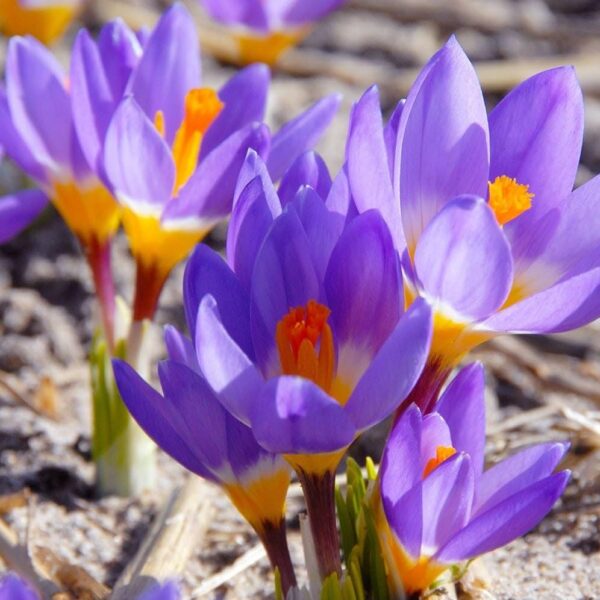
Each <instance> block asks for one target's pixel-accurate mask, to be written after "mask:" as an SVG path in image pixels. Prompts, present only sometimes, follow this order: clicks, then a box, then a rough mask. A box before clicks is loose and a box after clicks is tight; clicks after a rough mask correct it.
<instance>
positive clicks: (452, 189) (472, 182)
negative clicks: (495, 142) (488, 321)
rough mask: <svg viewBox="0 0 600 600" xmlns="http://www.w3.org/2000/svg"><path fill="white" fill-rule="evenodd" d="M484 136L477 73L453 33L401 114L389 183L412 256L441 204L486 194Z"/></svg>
mask: <svg viewBox="0 0 600 600" xmlns="http://www.w3.org/2000/svg"><path fill="white" fill-rule="evenodd" d="M488 139H489V136H488V126H487V114H486V110H485V104H484V101H483V95H482V93H481V87H480V85H479V82H478V80H477V75H476V74H475V70H474V69H473V65H472V64H471V63H470V62H469V59H468V58H467V56H466V55H465V53H464V52H463V50H462V48H461V47H460V45H459V44H458V42H457V41H456V39H455V38H454V37H452V38H450V40H449V41H448V43H447V44H446V45H445V46H444V47H443V48H442V49H441V50H440V51H439V52H438V53H437V54H435V55H434V56H433V58H432V59H431V60H430V61H429V63H428V64H427V66H426V67H425V69H424V70H423V72H422V73H421V75H420V76H419V78H418V79H417V82H416V83H415V84H414V85H413V87H412V89H411V91H410V93H409V95H408V98H407V100H406V105H405V106H404V110H403V111H402V116H401V118H400V126H399V130H398V143H397V146H396V159H395V161H394V166H395V173H394V187H395V189H396V193H397V194H399V197H400V203H401V214H402V222H403V224H404V234H405V236H406V242H407V244H408V248H409V250H410V252H411V254H412V253H413V252H414V249H415V246H416V245H417V241H418V240H419V237H420V236H421V233H422V231H423V230H424V229H425V227H426V226H427V224H428V223H429V221H430V220H431V219H432V218H433V217H434V216H435V215H436V214H437V213H438V212H439V210H440V209H441V208H442V207H443V206H444V204H445V203H446V202H448V201H449V200H451V199H452V198H455V197H456V196H460V195H463V194H473V195H477V196H481V197H486V194H487V179H488V156H489V150H488Z"/></svg>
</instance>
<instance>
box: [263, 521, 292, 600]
mask: <svg viewBox="0 0 600 600" xmlns="http://www.w3.org/2000/svg"><path fill="white" fill-rule="evenodd" d="M258 535H259V537H260V539H261V541H262V543H263V545H264V547H265V550H266V551H267V556H268V557H269V560H270V561H271V566H272V567H273V569H279V575H280V577H281V587H282V588H283V596H284V598H285V597H287V593H288V590H289V589H290V588H292V587H296V574H295V573H294V567H293V565H292V559H291V558H290V551H289V548H288V543H287V537H286V533H285V520H284V519H281V521H280V522H279V524H277V525H276V524H275V523H271V522H265V523H263V524H262V530H261V531H260V532H259V534H258Z"/></svg>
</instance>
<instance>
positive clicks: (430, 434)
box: [420, 413, 452, 473]
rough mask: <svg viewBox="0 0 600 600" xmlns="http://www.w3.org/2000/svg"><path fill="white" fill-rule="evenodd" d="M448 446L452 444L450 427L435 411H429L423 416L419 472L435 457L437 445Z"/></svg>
mask: <svg viewBox="0 0 600 600" xmlns="http://www.w3.org/2000/svg"><path fill="white" fill-rule="evenodd" d="M440 446H443V447H446V448H449V447H451V446H452V438H451V437H450V429H449V428H448V425H447V424H446V421H444V419H443V418H442V417H441V415H438V414H437V413H429V414H427V415H425V416H424V417H423V433H422V435H421V462H420V466H421V473H423V472H424V471H425V469H426V467H427V463H428V462H429V461H430V460H431V459H432V458H436V457H437V449H438V447H440Z"/></svg>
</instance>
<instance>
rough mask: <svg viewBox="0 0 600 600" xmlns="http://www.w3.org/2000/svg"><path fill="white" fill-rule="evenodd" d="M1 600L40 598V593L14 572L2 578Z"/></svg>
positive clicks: (36, 599) (0, 582)
mask: <svg viewBox="0 0 600 600" xmlns="http://www.w3.org/2000/svg"><path fill="white" fill-rule="evenodd" d="M0 600H38V595H37V594H36V593H35V592H34V591H33V590H32V589H31V588H30V587H29V585H28V584H27V583H26V582H25V581H24V580H23V579H21V578H20V577H19V576H18V575H15V574H14V573H7V574H6V575H4V577H2V579H0Z"/></svg>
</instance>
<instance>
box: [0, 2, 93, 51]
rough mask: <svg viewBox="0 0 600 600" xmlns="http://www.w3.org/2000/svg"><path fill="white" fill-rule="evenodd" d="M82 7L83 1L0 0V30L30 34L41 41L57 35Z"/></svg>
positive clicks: (63, 30)
mask: <svg viewBox="0 0 600 600" xmlns="http://www.w3.org/2000/svg"><path fill="white" fill-rule="evenodd" d="M82 6H83V0H0V31H2V33H3V34H4V35H7V36H10V35H32V36H33V37H35V38H37V39H38V40H40V42H42V43H43V44H46V45H48V44H51V43H52V42H54V41H56V40H57V39H58V38H60V37H61V36H62V35H63V33H64V32H65V30H66V29H67V27H68V26H69V25H70V23H71V22H72V21H73V19H74V18H75V17H76V16H77V15H78V13H79V11H80V10H81V8H82Z"/></svg>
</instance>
